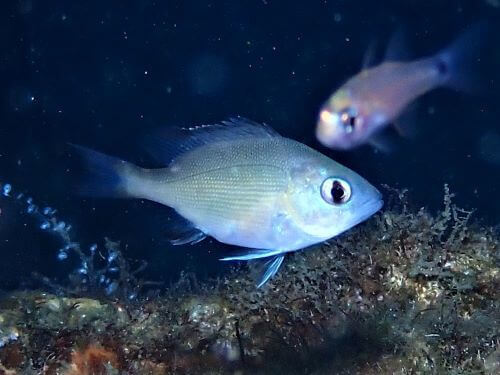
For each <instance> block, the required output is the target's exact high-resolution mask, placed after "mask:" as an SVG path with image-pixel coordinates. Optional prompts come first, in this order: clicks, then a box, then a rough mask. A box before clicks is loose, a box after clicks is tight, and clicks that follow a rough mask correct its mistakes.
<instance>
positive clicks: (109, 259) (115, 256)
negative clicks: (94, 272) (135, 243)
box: [108, 251, 118, 263]
mask: <svg viewBox="0 0 500 375" xmlns="http://www.w3.org/2000/svg"><path fill="white" fill-rule="evenodd" d="M117 257H118V253H117V252H116V251H112V252H111V253H109V255H108V263H111V262H112V261H114V260H115V259H116V258H117Z"/></svg>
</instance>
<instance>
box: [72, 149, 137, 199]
mask: <svg viewBox="0 0 500 375" xmlns="http://www.w3.org/2000/svg"><path fill="white" fill-rule="evenodd" d="M70 146H71V147H73V148H74V149H75V150H77V151H78V153H79V154H80V155H82V157H83V159H84V161H85V163H86V165H87V172H88V173H87V176H85V177H84V178H83V181H81V183H79V184H78V188H77V191H78V193H79V194H81V195H85V196H92V197H121V198H125V197H129V196H131V194H130V192H129V189H128V188H127V185H128V179H129V176H130V175H131V173H133V171H134V170H135V169H137V167H135V166H134V165H133V164H130V163H128V162H126V161H123V160H120V159H118V158H114V157H112V156H108V155H105V154H102V153H100V152H97V151H94V150H91V149H89V148H86V147H82V146H78V145H75V144H71V143H70Z"/></svg>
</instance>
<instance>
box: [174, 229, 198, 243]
mask: <svg viewBox="0 0 500 375" xmlns="http://www.w3.org/2000/svg"><path fill="white" fill-rule="evenodd" d="M205 238H207V235H206V234H205V233H203V232H202V231H201V230H199V229H194V228H193V229H191V230H190V231H189V232H186V233H183V234H182V235H181V236H178V238H175V239H171V240H170V243H171V244H172V245H185V244H191V245H194V244H197V243H198V242H201V241H203V240H204V239H205Z"/></svg>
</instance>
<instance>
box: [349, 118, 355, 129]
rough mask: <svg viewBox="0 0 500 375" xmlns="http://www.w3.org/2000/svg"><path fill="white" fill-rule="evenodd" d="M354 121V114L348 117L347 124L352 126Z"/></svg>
mask: <svg viewBox="0 0 500 375" xmlns="http://www.w3.org/2000/svg"><path fill="white" fill-rule="evenodd" d="M355 123H356V117H354V116H351V117H349V125H351V126H352V127H354V124H355Z"/></svg>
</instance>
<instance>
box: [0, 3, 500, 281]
mask: <svg viewBox="0 0 500 375" xmlns="http://www.w3.org/2000/svg"><path fill="white" fill-rule="evenodd" d="M2 8H3V9H2V11H1V12H0V21H1V22H0V46H1V48H0V79H1V82H2V84H1V85H0V181H1V182H2V183H5V182H9V183H11V184H12V186H13V187H14V188H15V189H16V191H25V192H27V193H29V194H30V195H31V196H33V197H34V198H35V199H36V201H37V202H38V203H39V204H50V205H51V206H53V207H56V208H57V209H58V216H59V217H60V218H64V220H66V221H67V222H70V223H71V224H72V226H73V229H72V231H73V232H74V234H75V237H76V238H78V240H79V241H81V243H83V244H92V243H94V242H98V243H99V242H100V241H102V239H103V237H104V236H108V237H110V238H112V239H116V240H121V241H122V243H123V244H125V245H127V246H126V255H127V256H129V257H131V258H135V259H143V260H146V261H148V262H149V263H150V266H149V268H148V271H147V277H148V278H149V279H154V280H164V281H167V282H168V281H171V280H175V279H176V278H177V276H178V274H179V272H180V271H181V270H193V271H195V272H196V274H197V275H198V277H199V278H201V279H202V278H204V277H207V276H214V275H217V274H218V273H220V272H224V270H225V269H226V268H225V265H221V264H219V263H218V262H217V260H216V256H214V253H216V254H217V253H218V252H220V251H223V249H224V247H223V246H222V245H216V244H215V243H210V242H209V243H202V244H198V245H196V246H193V247H176V248H173V247H172V246H170V245H169V244H168V243H167V242H165V240H164V235H163V234H162V233H163V232H162V231H163V229H162V222H163V219H164V218H165V217H166V216H168V214H169V211H168V210H166V209H164V208H162V207H158V206H157V205H155V204H153V203H149V202H140V201H133V200H109V199H106V200H98V199H83V198H81V197H79V196H77V195H75V189H74V184H75V181H76V179H75V176H77V175H78V172H79V171H78V169H79V168H80V166H79V165H78V163H77V162H76V160H75V158H74V157H72V156H71V150H70V149H69V147H68V145H67V143H68V142H73V143H78V144H82V145H86V146H89V147H92V148H95V149H98V150H101V151H104V152H107V153H110V154H114V155H119V156H121V157H122V158H124V159H127V160H130V161H134V162H136V163H139V164H141V165H144V166H158V164H157V163H155V162H154V161H152V160H150V159H149V158H148V157H147V153H146V152H145V151H144V149H143V148H142V147H141V146H142V145H141V139H142V138H143V136H144V135H145V134H146V133H147V132H148V131H150V130H153V129H157V128H159V127H160V128H161V127H171V126H189V125H199V124H208V123H214V122H218V121H221V120H223V119H226V118H228V117H229V116H234V115H242V116H245V117H248V118H251V119H253V120H255V121H265V122H267V123H269V124H270V125H271V126H273V127H274V128H275V129H277V130H278V131H279V132H280V133H281V134H283V135H285V136H288V137H291V138H295V139H297V140H299V141H301V142H303V143H306V144H308V145H310V146H312V147H314V148H316V149H319V150H320V151H321V152H323V153H325V154H326V155H328V156H331V157H333V158H334V159H335V160H337V161H339V162H341V163H343V164H345V165H347V166H349V167H351V168H352V169H354V170H355V171H357V172H358V173H360V174H361V175H363V176H365V177H366V178H367V179H368V180H369V181H371V182H373V183H375V184H376V185H377V186H379V185H380V184H382V183H385V184H389V185H391V186H394V187H406V188H409V189H410V197H411V200H412V201H413V202H415V205H417V206H426V207H429V208H430V209H437V208H439V206H440V204H441V202H442V196H443V184H444V183H449V184H450V187H451V190H452V191H453V192H454V193H456V194H457V197H456V202H457V203H458V204H459V205H460V206H462V207H465V208H476V209H477V212H476V219H477V220H480V221H482V222H484V223H486V224H491V225H497V224H498V223H499V221H498V217H499V214H500V200H499V199H498V196H499V194H500V190H499V178H498V175H499V172H500V163H499V162H498V161H499V159H500V156H499V153H500V142H499V141H498V140H497V141H495V139H496V138H495V134H496V136H497V137H499V136H498V134H500V128H499V126H500V123H499V118H500V108H499V105H498V103H499V99H500V91H499V90H500V87H499V86H498V85H499V84H498V79H499V69H498V66H499V62H500V51H499V50H498V48H497V46H498V40H497V39H495V34H498V31H500V26H496V25H500V23H499V21H500V9H498V8H495V7H494V6H492V5H491V4H490V3H489V2H487V1H484V2H483V1H479V0H477V1H439V2H438V1H436V2H422V1H377V2H368V1H350V0H337V1H310V2H303V1H296V2H282V1H280V2H278V1H273V0H266V1H264V0H254V1H248V2H237V1H215V2H205V1H193V2H186V1H168V2H164V1H137V2H123V1H106V2H101V1H87V2H68V1H63V0H54V1H49V2H37V1H31V0H17V1H14V0H12V1H6V2H3V3H2ZM484 20H486V21H489V24H490V30H489V33H488V34H486V35H485V36H484V38H485V40H484V48H483V51H482V62H481V68H478V69H481V70H482V74H483V76H485V77H486V80H485V85H484V90H483V92H482V94H481V95H475V96H470V95H465V94H462V93H457V92H454V91H451V90H444V89H442V90H436V91H434V92H432V93H430V94H428V95H426V96H425V97H423V98H422V99H421V100H420V101H419V110H418V130H419V131H418V137H417V138H416V139H414V140H401V145H402V147H399V148H396V150H395V151H394V152H393V153H391V154H381V153H377V152H374V150H373V149H372V148H370V147H368V146H367V147H362V148H359V149H356V150H354V151H350V152H343V153H340V152H334V151H330V150H328V149H325V148H324V147H322V146H321V145H320V144H319V143H318V142H317V141H316V140H315V138H314V131H313V129H314V124H315V121H316V116H317V111H318V108H319V106H320V105H321V104H322V103H323V101H324V100H325V99H326V98H327V96H328V95H329V94H330V93H331V92H332V91H333V90H334V89H335V88H337V87H338V86H339V85H340V84H341V83H342V82H343V81H344V80H345V79H347V78H348V77H350V76H351V75H353V74H355V73H357V72H358V71H359V69H360V67H361V61H362V59H363V54H364V52H365V51H366V49H367V47H368V45H369V44H370V43H371V42H372V41H373V40H377V41H378V42H379V46H380V48H381V49H383V45H384V43H385V42H386V41H387V39H388V38H389V37H390V35H391V34H392V33H393V32H394V31H395V30H397V29H400V28H403V29H404V30H405V33H406V35H407V37H408V45H409V46H408V48H409V49H410V50H412V51H413V52H414V55H415V56H423V55H426V54H430V53H434V52H436V51H437V50H439V49H440V48H442V47H443V46H444V45H446V44H447V43H449V42H450V41H451V40H452V39H454V38H455V37H456V36H457V35H458V34H460V32H461V31H463V30H464V28H466V27H467V26H468V25H471V24H474V23H475V22H478V21H484ZM485 135H487V136H486V138H485ZM481 139H482V140H483V141H482V142H481ZM499 139H500V138H499ZM495 142H496V143H495ZM485 144H486V145H485ZM497 146H498V147H497ZM0 208H1V210H2V214H1V215H0V254H2V260H1V261H0V288H3V289H9V288H16V287H18V286H19V285H20V284H21V283H23V282H25V281H27V280H29V279H30V274H31V272H32V271H38V272H41V273H43V274H46V275H49V276H51V277H55V276H57V277H63V276H64V275H66V274H67V273H68V271H69V270H70V269H71V268H72V265H71V264H67V263H64V262H59V261H58V260H57V259H56V254H57V249H58V247H59V246H60V244H59V243H58V241H59V240H58V239H57V238H54V237H53V236H48V235H46V234H45V233H43V232H41V231H40V230H38V229H37V228H38V225H39V223H37V222H36V219H33V218H32V217H31V216H29V215H26V214H24V213H22V211H24V210H25V206H24V205H20V204H17V203H14V202H12V200H9V199H0ZM207 248H208V249H212V251H208V250H207ZM201 265H203V266H201Z"/></svg>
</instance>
